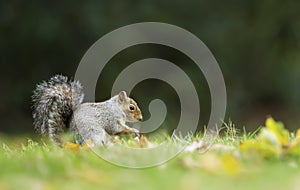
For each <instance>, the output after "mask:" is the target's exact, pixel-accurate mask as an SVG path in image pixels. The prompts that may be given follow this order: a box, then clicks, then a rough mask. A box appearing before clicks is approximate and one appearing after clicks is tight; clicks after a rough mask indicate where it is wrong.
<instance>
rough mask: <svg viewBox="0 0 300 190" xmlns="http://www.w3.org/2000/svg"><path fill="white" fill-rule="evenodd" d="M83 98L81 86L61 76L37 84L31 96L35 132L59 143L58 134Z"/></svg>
mask: <svg viewBox="0 0 300 190" xmlns="http://www.w3.org/2000/svg"><path fill="white" fill-rule="evenodd" d="M83 97H84V94H83V91H82V86H81V84H80V83H79V82H78V81H72V80H69V79H68V78H67V77H65V76H62V75H56V76H54V77H52V78H51V79H50V80H49V81H43V82H42V83H40V84H38V85H37V87H36V89H35V90H34V92H33V96H32V101H33V107H32V108H33V119H34V123H33V124H34V128H35V130H36V131H37V132H39V133H40V134H42V135H49V136H50V138H51V139H52V140H54V141H55V142H57V143H59V137H58V136H59V134H60V133H61V132H62V131H63V130H64V128H65V127H66V125H67V122H68V118H70V116H71V115H72V113H73V111H74V110H75V109H76V108H77V107H78V106H79V105H80V104H81V103H82V101H83Z"/></svg>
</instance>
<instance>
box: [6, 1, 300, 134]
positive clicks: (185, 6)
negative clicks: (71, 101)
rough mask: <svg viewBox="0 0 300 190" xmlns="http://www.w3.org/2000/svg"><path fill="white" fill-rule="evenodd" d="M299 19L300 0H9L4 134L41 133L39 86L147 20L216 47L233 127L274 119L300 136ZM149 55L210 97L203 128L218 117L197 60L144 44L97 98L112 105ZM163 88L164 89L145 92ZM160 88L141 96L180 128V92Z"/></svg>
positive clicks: (107, 75)
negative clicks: (120, 81) (126, 72)
mask: <svg viewBox="0 0 300 190" xmlns="http://www.w3.org/2000/svg"><path fill="white" fill-rule="evenodd" d="M299 13H300V1H297V0H286V1H281V0H273V1H271V0H267V1H259V0H252V1H249V0H248V1H246V0H228V1H216V0H210V1H208V0H205V1H199V0H198V1H194V0H191V1H177V0H165V1H161V0H151V1H150V0H139V1H138V0H131V1H121V0H119V1H117V0H111V1H104V0H102V1H30V0H28V1H14V0H13V1H11V0H10V1H8V0H1V1H0V52H1V53H0V63H1V71H0V72H1V74H0V121H1V122H0V132H1V133H11V134H18V133H32V132H33V128H32V119H31V109H30V106H31V100H30V96H31V94H32V90H33V89H34V87H35V85H36V84H37V83H38V82H40V81H41V80H47V79H48V78H49V77H51V76H53V75H54V74H56V73H60V74H65V75H68V76H74V74H75V72H76V68H77V65H78V63H79V62H80V60H81V58H82V56H83V55H84V53H85V52H86V50H87V49H88V48H89V47H90V46H91V45H92V44H93V43H94V42H95V41H96V40H98V39H99V38H100V37H101V36H103V35H104V34H106V33H108V32H110V31H112V30H114V29H116V28H119V27H121V26H124V25H128V24H132V23H136V22H145V21H155V22H165V23H170V24H174V25H177V26H179V27H182V28H185V29H187V30H188V31H190V32H192V33H193V34H195V35H196V36H198V38H200V39H201V40H202V41H203V42H204V43H205V44H206V45H207V46H208V48H209V49H210V50H211V51H212V53H213V54H214V56H215V58H216V59H217V61H218V63H219V65H220V67H221V69H222V71H223V75H224V78H225V82H226V86H227V95H228V106H227V114H226V119H225V120H226V121H227V120H228V119H229V118H231V120H232V121H233V122H234V123H235V124H236V126H237V127H243V126H245V127H246V129H247V130H253V129H254V128H255V127H257V126H258V125H260V124H263V121H264V120H265V118H266V116H268V115H272V116H273V117H275V118H276V119H278V120H281V121H283V122H285V123H286V124H287V128H289V129H296V128H299V124H300V122H299V121H300V119H299V115H300V108H299V106H300V85H299V82H300V63H299V62H300V14H299ZM147 57H159V58H163V59H168V60H170V61H172V62H174V63H175V64H177V65H179V66H180V67H181V68H182V69H184V70H185V71H186V72H187V73H188V74H189V76H190V77H191V79H192V80H193V82H194V83H195V86H196V87H197V91H198V92H199V95H200V96H199V97H200V98H199V99H200V102H201V113H202V115H201V117H200V119H201V122H200V124H199V127H201V126H203V125H204V124H205V123H206V122H207V118H208V116H209V112H210V95H209V91H208V87H207V84H206V82H205V78H204V77H203V75H202V74H201V71H199V70H197V68H196V69H195V66H193V63H192V62H191V60H189V59H188V58H187V57H185V56H184V55H182V54H181V53H179V52H177V51H175V50H174V49H171V48H167V47H164V46H158V45H140V46H135V47H132V48H129V49H126V50H124V51H122V52H120V53H119V54H118V55H116V56H115V57H114V58H113V60H111V61H110V64H109V65H108V66H107V67H106V68H105V70H104V74H103V75H101V76H100V78H99V83H98V85H97V93H96V95H97V100H103V99H105V98H108V97H109V94H110V93H109V90H110V87H111V84H112V82H110V81H112V79H113V78H114V77H116V76H117V73H118V72H119V71H120V70H122V68H124V67H125V66H126V65H128V64H130V63H132V62H133V61H136V60H139V59H142V58H147ZM100 79H101V80H100ZM156 83H157V85H156V88H155V89H154V90H150V91H148V90H147V92H145V91H146V90H142V89H143V86H145V87H147V86H148V87H152V85H153V84H156ZM158 83H159V81H144V82H143V83H141V84H139V85H138V86H137V87H136V90H135V91H133V94H132V95H133V96H134V97H135V99H137V100H138V102H139V103H140V104H141V108H142V110H143V111H144V112H145V114H146V115H147V114H148V113H147V106H148V105H147V102H149V101H150V99H152V98H153V97H162V98H165V99H166V104H167V106H168V110H169V112H168V113H169V116H168V118H169V120H168V121H170V123H171V124H169V125H173V124H176V119H175V120H174V119H172V118H177V116H178V112H176V111H174V110H176V109H175V108H178V105H179V104H178V99H177V97H176V96H172V97H170V96H169V94H170V93H171V92H173V89H172V88H171V87H170V86H168V85H167V84H164V83H162V84H158ZM157 92H159V94H157ZM173 112H174V113H173ZM148 115H149V114H148Z"/></svg>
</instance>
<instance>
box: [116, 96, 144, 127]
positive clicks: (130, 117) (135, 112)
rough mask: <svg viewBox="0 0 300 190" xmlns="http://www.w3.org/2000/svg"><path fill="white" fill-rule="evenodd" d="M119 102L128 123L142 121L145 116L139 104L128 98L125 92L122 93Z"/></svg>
mask: <svg viewBox="0 0 300 190" xmlns="http://www.w3.org/2000/svg"><path fill="white" fill-rule="evenodd" d="M117 96H118V102H119V103H120V104H121V105H122V109H123V111H124V113H125V115H126V121H127V122H136V121H142V120H143V116H142V112H141V110H140V108H139V107H138V105H137V103H136V102H135V101H134V100H133V99H132V98H130V97H128V96H127V94H126V92H125V91H121V92H120V93H119V94H118V95H117Z"/></svg>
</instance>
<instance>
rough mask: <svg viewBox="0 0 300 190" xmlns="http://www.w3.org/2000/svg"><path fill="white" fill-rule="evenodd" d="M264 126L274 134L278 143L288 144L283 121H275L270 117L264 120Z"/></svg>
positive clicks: (287, 133) (287, 134) (287, 135)
mask: <svg viewBox="0 0 300 190" xmlns="http://www.w3.org/2000/svg"><path fill="white" fill-rule="evenodd" d="M266 127H267V129H268V130H269V131H270V132H272V133H273V134H274V135H275V137H276V139H277V140H278V142H279V143H280V145H282V146H287V145H288V144H289V132H288V131H287V130H286V129H284V125H283V123H281V122H276V121H275V120H274V119H273V118H271V117H270V118H268V119H267V120H266Z"/></svg>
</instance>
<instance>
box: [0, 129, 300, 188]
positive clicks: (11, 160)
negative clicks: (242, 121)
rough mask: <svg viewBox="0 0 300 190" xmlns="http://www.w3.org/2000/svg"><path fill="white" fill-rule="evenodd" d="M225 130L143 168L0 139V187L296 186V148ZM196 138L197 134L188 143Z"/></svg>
mask: <svg viewBox="0 0 300 190" xmlns="http://www.w3.org/2000/svg"><path fill="white" fill-rule="evenodd" d="M266 129H270V128H266ZM230 130H231V131H230ZM228 131H229V132H228V133H226V134H224V135H223V136H222V137H220V138H219V139H218V140H217V141H216V145H214V146H213V147H212V149H210V150H209V151H208V152H206V153H205V154H200V153H199V151H198V149H196V150H194V151H191V152H182V153H181V154H179V155H178V156H176V157H175V158H174V159H172V160H170V161H169V162H167V163H165V164H163V165H160V166H157V167H151V168H146V169H128V168H123V167H118V166H115V165H112V164H110V163H108V162H106V161H104V160H102V159H101V158H100V157H98V156H97V155H96V154H94V153H93V152H92V151H91V150H89V149H86V148H79V147H75V148H72V147H71V148H70V147H68V148H55V147H53V146H51V145H50V144H49V143H43V142H42V141H39V142H35V141H32V140H25V141H24V140H20V138H17V139H3V138H2V140H0V144H1V146H2V147H1V148H0V189H1V190H2V189H84V188H85V189H131V190H132V189H264V190H265V189H272V190H276V189H300V180H299V179H300V170H299V164H300V161H299V156H298V155H297V154H295V152H296V153H298V152H297V151H296V150H295V149H291V151H290V150H289V148H286V147H285V146H280V149H276V150H275V149H274V151H273V149H272V148H274V147H271V146H269V147H268V146H267V148H270V149H271V150H266V149H267V148H266V146H263V147H260V146H254V145H256V144H255V143H257V142H259V143H262V142H263V141H261V140H262V139H261V138H263V137H264V138H268V137H269V136H263V135H262V134H263V133H264V132H262V131H263V130H261V131H260V132H258V133H257V134H252V135H251V134H248V135H245V134H244V135H239V134H236V132H235V131H234V130H233V129H232V128H230V129H229V128H228ZM279 132H280V131H279ZM275 136H276V133H275ZM278 139H280V138H279V137H278ZM296 139H297V137H296V134H292V133H290V134H289V140H290V142H289V144H290V145H291V146H292V145H293V143H295V140H296ZM263 140H266V139H263ZM267 140H268V139H267ZM271 140H272V138H271ZM273 140H274V139H273ZM195 141H199V139H197V138H193V139H192V140H191V142H190V143H193V142H195ZM249 143H250V144H251V146H249V145H248V144H249ZM277 143H281V142H277ZM271 145H272V144H271ZM241 146H244V147H241ZM273 146H276V142H275V144H273ZM293 146H294V145H293ZM297 146H298V145H297ZM196 148H201V147H196ZM262 150H263V151H262ZM264 151H266V152H268V151H269V153H268V154H262V152H264ZM270 151H271V153H270ZM272 151H273V152H272ZM276 151H279V152H276ZM112 154H113V153H112Z"/></svg>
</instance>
